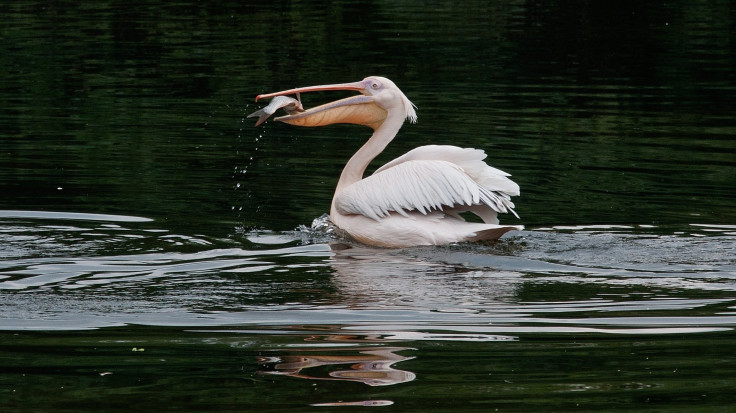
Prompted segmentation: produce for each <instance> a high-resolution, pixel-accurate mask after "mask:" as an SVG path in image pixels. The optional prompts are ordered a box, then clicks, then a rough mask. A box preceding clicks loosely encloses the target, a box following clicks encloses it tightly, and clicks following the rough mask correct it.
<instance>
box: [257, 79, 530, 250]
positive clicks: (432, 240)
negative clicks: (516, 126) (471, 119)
mask: <svg viewBox="0 0 736 413" xmlns="http://www.w3.org/2000/svg"><path fill="white" fill-rule="evenodd" d="M325 90H354V91H358V92H360V93H361V95H357V96H352V97H348V98H345V99H341V100H338V101H335V102H332V103H327V104H324V105H321V106H318V107H315V108H311V109H308V110H306V111H303V112H297V113H294V114H289V115H287V116H281V117H278V118H275V120H277V121H280V122H285V123H288V124H291V125H297V126H324V125H329V124H334V123H352V124H358V125H365V126H368V127H370V128H372V129H373V136H371V138H370V139H368V141H367V142H366V143H365V144H364V145H363V146H362V147H361V148H360V149H359V150H358V151H357V152H356V153H355V154H354V155H353V156H352V158H350V160H349V161H348V163H347V164H346V165H345V168H344V169H343V170H342V174H340V180H339V181H338V182H337V188H336V189H335V195H334V197H333V198H332V206H331V207H330V220H331V221H332V223H333V224H335V225H336V226H337V227H338V228H340V229H342V230H344V231H345V232H346V233H347V234H349V235H350V236H351V237H352V238H354V239H355V240H357V241H360V242H362V243H365V244H368V245H374V246H381V247H389V248H401V247H409V246H416V245H441V244H449V243H455V242H461V241H478V240H495V239H498V238H499V237H500V236H501V235H503V234H505V233H506V232H508V231H510V230H513V229H518V230H521V229H523V227H522V226H518V225H499V222H498V218H497V216H496V215H497V213H498V212H511V213H513V214H514V215H516V213H515V212H514V210H513V208H514V204H513V202H511V200H510V197H511V196H514V195H519V185H517V184H516V183H514V182H513V181H512V180H510V179H509V178H508V176H510V175H509V174H507V173H506V172H503V171H501V170H498V169H496V168H493V167H491V166H488V165H487V164H486V163H485V162H483V159H485V158H486V154H485V152H483V151H482V150H480V149H472V148H459V147H457V146H450V145H427V146H420V147H418V148H416V149H414V150H411V151H409V152H408V153H406V154H405V155H403V156H400V157H398V158H396V159H394V160H393V161H391V162H389V163H387V164H386V165H384V166H382V167H381V168H379V169H377V170H376V171H375V172H374V173H373V175H371V176H368V177H366V178H363V174H364V172H365V170H366V168H367V167H368V164H370V162H371V161H372V160H373V159H374V158H375V157H376V156H377V155H378V154H380V153H381V152H382V151H383V150H384V149H385V148H386V146H387V145H388V144H389V142H391V141H392V140H393V138H394V136H396V133H397V132H398V131H399V129H400V128H401V125H403V123H404V120H405V119H409V121H410V122H412V123H415V122H416V120H417V115H416V112H415V110H414V108H415V106H414V104H413V103H411V102H410V101H409V99H408V98H407V97H406V96H405V95H404V94H403V93H402V92H401V90H399V88H398V87H396V85H395V84H394V82H392V81H390V80H389V79H386V78H384V77H378V76H371V77H367V78H365V79H363V80H361V81H359V82H354V83H342V84H333V85H322V86H311V87H303V88H297V89H289V90H284V91H281V92H276V93H269V94H263V95H258V96H257V97H256V101H258V100H259V99H264V98H273V97H276V96H283V95H293V94H296V95H297V97H299V93H303V92H314V91H325ZM468 211H469V212H472V213H474V214H476V215H477V216H479V217H480V218H481V219H482V220H483V223H480V222H468V221H465V219H464V218H463V217H462V216H461V215H460V213H462V212H468ZM517 218H518V215H517Z"/></svg>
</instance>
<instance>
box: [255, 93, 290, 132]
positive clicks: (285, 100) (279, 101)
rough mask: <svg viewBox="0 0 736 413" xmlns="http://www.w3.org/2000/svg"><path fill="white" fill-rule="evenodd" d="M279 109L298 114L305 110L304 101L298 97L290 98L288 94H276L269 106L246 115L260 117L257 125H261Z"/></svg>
mask: <svg viewBox="0 0 736 413" xmlns="http://www.w3.org/2000/svg"><path fill="white" fill-rule="evenodd" d="M279 109H284V111H285V112H286V113H288V114H289V115H296V114H297V113H301V112H304V108H303V107H302V102H300V101H298V100H297V99H294V98H290V97H288V96H276V97H275V98H274V99H273V100H272V101H271V103H269V104H268V106H266V107H265V108H263V109H261V110H257V111H255V112H253V113H251V114H250V115H248V116H246V117H248V118H254V117H258V120H257V121H256V126H259V125H260V124H262V123H263V122H265V121H266V119H268V118H270V117H271V115H273V114H274V113H276V111H277V110H279Z"/></svg>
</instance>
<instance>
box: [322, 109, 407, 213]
mask: <svg viewBox="0 0 736 413" xmlns="http://www.w3.org/2000/svg"><path fill="white" fill-rule="evenodd" d="M403 124H404V117H403V116H402V115H399V114H397V113H390V112H389V114H388V115H387V116H386V120H385V121H384V122H383V123H382V124H381V126H379V127H378V128H376V129H375V130H374V131H373V136H371V138H370V139H368V141H367V142H366V143H364V144H363V146H361V147H360V149H358V151H357V152H355V154H354V155H353V156H352V157H351V158H350V160H349V161H348V163H347V164H345V168H343V170H342V173H341V174H340V180H339V181H338V182H337V188H336V189H335V197H337V195H338V194H339V193H340V191H342V190H343V189H345V188H347V187H348V186H350V185H352V184H354V183H356V182H358V181H360V180H361V179H363V174H364V173H365V170H366V168H368V165H369V164H370V163H371V161H373V159H375V157H376V156H378V155H379V154H380V153H381V152H383V150H384V149H386V146H388V144H389V143H391V141H392V140H393V139H394V137H395V136H396V134H397V133H398V132H399V129H401V125H403ZM334 205H335V198H334V197H333V199H332V209H333V210H334Z"/></svg>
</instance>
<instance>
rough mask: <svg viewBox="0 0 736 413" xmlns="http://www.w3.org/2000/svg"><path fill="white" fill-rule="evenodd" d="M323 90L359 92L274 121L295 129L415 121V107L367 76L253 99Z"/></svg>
mask: <svg viewBox="0 0 736 413" xmlns="http://www.w3.org/2000/svg"><path fill="white" fill-rule="evenodd" d="M325 90H354V91H358V92H360V93H361V95H359V96H352V97H349V98H345V99H341V100H338V101H335V102H331V103H326V104H324V105H321V106H317V107H314V108H311V109H308V110H306V111H304V112H301V113H298V114H295V115H289V116H281V117H278V118H276V119H275V120H277V121H280V122H286V123H289V124H292V125H298V126H324V125H330V124H333V123H354V124H358V125H365V126H369V127H371V128H373V129H376V128H378V127H379V126H381V125H382V124H383V122H384V121H385V120H386V119H387V118H389V117H394V118H395V117H400V119H401V120H402V121H403V119H409V121H410V122H412V123H415V122H416V121H417V113H416V111H415V110H414V108H415V106H414V104H413V103H411V101H409V99H408V98H407V97H406V95H404V93H402V92H401V90H400V89H399V88H398V87H397V86H396V84H394V82H392V81H391V80H389V79H386V78H385V77H380V76H369V77H367V78H365V79H363V80H361V81H359V82H353V83H339V84H332V85H321V86H308V87H302V88H297V89H289V90H284V91H281V92H276V93H269V94H265V95H258V96H256V101H258V100H259V99H264V98H272V97H275V96H283V95H293V94H296V95H297V97H298V96H299V94H300V93H302V92H317V91H325Z"/></svg>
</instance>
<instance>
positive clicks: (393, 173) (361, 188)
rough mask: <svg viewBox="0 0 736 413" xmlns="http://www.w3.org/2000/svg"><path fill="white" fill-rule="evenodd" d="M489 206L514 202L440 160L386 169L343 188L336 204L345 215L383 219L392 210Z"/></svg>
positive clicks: (404, 212)
mask: <svg viewBox="0 0 736 413" xmlns="http://www.w3.org/2000/svg"><path fill="white" fill-rule="evenodd" d="M482 204H485V205H488V206H490V207H491V208H493V209H494V210H495V211H498V212H508V211H509V210H510V209H511V208H513V206H514V204H513V203H512V202H511V201H510V200H509V196H508V195H507V194H505V193H502V192H496V191H492V190H489V189H488V188H485V187H483V186H481V185H479V184H478V183H477V182H475V181H474V180H473V179H472V178H471V177H470V176H469V175H468V174H467V173H466V172H465V171H464V170H463V168H461V167H460V166H458V165H456V164H454V163H452V162H448V161H438V160H410V161H405V162H401V163H398V164H395V165H393V166H391V167H389V168H382V169H381V170H380V171H378V172H376V173H375V174H373V175H371V176H369V177H367V178H365V179H363V180H361V181H358V182H356V183H354V184H352V185H350V186H349V187H347V188H345V189H344V190H342V191H340V193H339V194H337V196H336V198H335V207H336V208H337V210H338V211H339V212H340V213H343V214H360V215H364V216H366V217H369V218H372V219H375V220H380V219H381V218H382V217H385V216H387V215H388V214H389V213H390V212H391V211H395V212H397V213H399V214H402V215H408V214H407V212H408V211H412V210H416V211H419V212H421V213H422V214H427V213H428V212H430V211H433V210H442V209H443V208H444V207H450V208H452V207H456V206H460V205H482Z"/></svg>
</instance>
